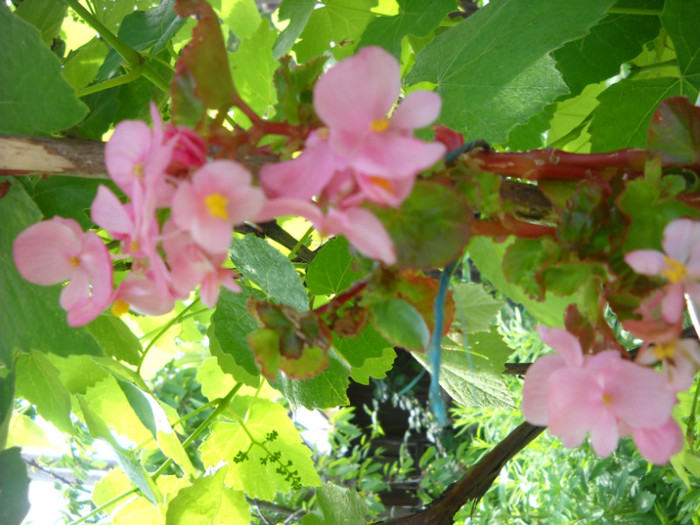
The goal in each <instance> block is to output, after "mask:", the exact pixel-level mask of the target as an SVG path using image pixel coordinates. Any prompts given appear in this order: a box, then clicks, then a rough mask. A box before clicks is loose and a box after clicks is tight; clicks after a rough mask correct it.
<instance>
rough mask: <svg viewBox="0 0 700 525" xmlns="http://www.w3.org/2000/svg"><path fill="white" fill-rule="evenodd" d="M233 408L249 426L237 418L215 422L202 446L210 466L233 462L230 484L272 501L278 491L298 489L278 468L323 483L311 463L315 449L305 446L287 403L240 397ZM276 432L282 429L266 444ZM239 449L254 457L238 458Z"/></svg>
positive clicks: (308, 482)
mask: <svg viewBox="0 0 700 525" xmlns="http://www.w3.org/2000/svg"><path fill="white" fill-rule="evenodd" d="M231 408H232V410H233V411H234V413H236V414H237V415H238V417H239V418H240V419H239V420H238V421H244V420H245V430H244V429H243V426H242V424H241V423H240V422H237V421H232V422H217V423H214V424H212V426H211V434H209V436H208V437H207V438H206V439H205V440H204V442H203V443H202V445H201V447H200V452H201V454H202V462H203V463H204V465H205V466H206V467H213V466H215V465H218V464H219V462H220V461H221V460H223V461H227V462H228V463H229V465H228V468H227V470H226V485H227V486H229V487H231V488H232V489H234V490H242V491H243V492H245V494H246V495H247V496H249V497H251V498H261V499H264V500H267V501H272V500H273V499H274V497H275V493H276V492H277V491H282V492H287V491H289V490H290V489H291V488H292V485H291V483H290V482H289V480H288V479H286V472H285V473H280V472H278V469H279V468H281V466H284V468H286V469H287V471H296V473H297V475H298V477H299V480H300V482H301V484H303V485H305V486H310V485H319V484H320V483H321V481H320V479H319V477H318V473H317V472H316V469H315V467H314V464H313V461H311V450H309V448H308V447H307V446H306V445H304V443H303V441H302V440H301V436H300V435H299V432H298V431H297V429H296V428H295V427H294V423H293V422H292V420H291V419H289V416H288V415H287V411H286V409H285V408H284V407H283V406H282V405H280V404H278V403H273V402H272V401H268V400H266V399H259V398H254V397H250V396H238V397H236V398H235V399H234V400H233V402H232V403H231ZM244 418H245V419H244ZM246 430H247V432H246ZM272 431H275V432H276V433H277V437H276V439H274V440H272V441H269V440H268V441H267V442H266V439H267V436H268V435H269V434H270V433H271V432H272ZM251 437H252V438H253V439H254V440H255V441H256V442H258V443H265V447H266V448H267V450H268V451H269V452H270V453H275V452H279V453H280V454H281V456H280V460H279V462H275V461H272V460H271V459H269V458H270V456H269V454H268V453H267V452H266V451H265V450H264V449H263V448H262V447H261V446H259V445H255V444H252V442H251ZM251 444H252V446H251ZM239 452H242V453H246V452H247V456H248V458H247V459H246V460H244V461H240V462H234V461H233V458H235V457H236V456H237V455H238V454H239ZM264 458H268V460H266V463H263V462H262V461H261V460H263V459H264ZM288 462H291V465H288Z"/></svg>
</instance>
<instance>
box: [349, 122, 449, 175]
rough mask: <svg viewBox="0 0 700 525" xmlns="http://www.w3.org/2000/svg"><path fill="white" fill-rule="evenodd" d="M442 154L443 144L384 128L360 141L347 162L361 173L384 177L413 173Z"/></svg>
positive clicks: (425, 167)
mask: <svg viewBox="0 0 700 525" xmlns="http://www.w3.org/2000/svg"><path fill="white" fill-rule="evenodd" d="M444 154H445V145H444V144H441V143H439V142H423V141H422V140H419V139H416V138H414V137H407V136H404V135H398V134H396V133H391V132H390V131H385V132H381V133H372V134H371V135H369V136H368V137H367V138H366V139H365V141H364V142H363V143H362V147H361V150H359V151H358V152H356V155H357V156H356V157H354V158H352V159H350V165H351V166H352V167H353V168H355V169H356V170H357V171H360V172H362V173H367V174H372V175H377V176H380V177H387V178H405V177H410V176H415V175H417V174H418V173H420V172H421V171H423V170H425V169H428V168H429V167H431V166H432V165H433V164H435V163H436V162H437V161H438V160H440V159H441V158H442V156H443V155H444Z"/></svg>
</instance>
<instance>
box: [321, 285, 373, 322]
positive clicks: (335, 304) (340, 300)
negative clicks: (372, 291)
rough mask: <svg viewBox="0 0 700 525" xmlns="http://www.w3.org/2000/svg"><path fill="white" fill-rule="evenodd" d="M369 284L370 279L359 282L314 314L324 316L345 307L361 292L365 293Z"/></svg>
mask: <svg viewBox="0 0 700 525" xmlns="http://www.w3.org/2000/svg"><path fill="white" fill-rule="evenodd" d="M368 284H369V278H365V279H363V280H361V281H359V282H357V283H356V284H355V285H354V286H353V287H352V288H350V289H349V290H348V291H347V292H343V293H341V294H340V295H336V296H335V297H334V298H333V299H331V300H330V301H328V302H327V303H326V304H324V305H321V306H319V307H318V308H315V309H314V313H315V314H316V315H323V314H325V313H328V312H330V311H334V310H337V309H338V308H340V307H341V306H343V305H344V304H345V303H347V302H348V301H349V300H350V299H352V298H353V297H355V296H356V295H358V294H359V293H360V292H361V291H363V290H364V289H365V288H367V285H368Z"/></svg>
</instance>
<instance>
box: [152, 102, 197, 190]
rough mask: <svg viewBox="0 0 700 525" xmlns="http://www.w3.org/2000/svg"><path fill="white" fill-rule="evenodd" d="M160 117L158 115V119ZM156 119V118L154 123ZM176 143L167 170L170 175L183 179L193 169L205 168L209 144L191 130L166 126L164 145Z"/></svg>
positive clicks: (170, 125) (168, 124) (171, 125)
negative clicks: (171, 142)
mask: <svg viewBox="0 0 700 525" xmlns="http://www.w3.org/2000/svg"><path fill="white" fill-rule="evenodd" d="M159 117H160V115H158V118H159ZM155 119H156V117H155V116H154V122H155ZM171 140H172V141H174V146H173V152H172V159H171V161H170V164H169V165H168V167H167V168H166V169H165V172H166V173H167V174H168V175H172V176H174V177H183V176H186V175H188V174H189V172H190V171H191V170H193V169H198V168H201V167H202V166H204V165H205V164H206V162H207V143H206V142H205V141H204V139H203V138H202V137H200V136H199V135H197V134H196V133H195V132H194V131H192V130H191V129H189V128H185V127H182V126H174V125H173V124H171V123H169V122H168V123H167V124H166V125H165V130H164V132H163V142H164V144H167V143H169V142H170V141H171Z"/></svg>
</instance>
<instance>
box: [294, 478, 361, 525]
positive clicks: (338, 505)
mask: <svg viewBox="0 0 700 525" xmlns="http://www.w3.org/2000/svg"><path fill="white" fill-rule="evenodd" d="M316 500H317V501H318V505H319V507H320V508H321V511H322V512H323V519H321V518H319V517H318V516H316V515H314V514H309V515H306V516H304V518H303V519H302V520H301V523H302V525H316V524H318V525H364V524H366V523H367V515H368V514H369V507H367V503H366V502H365V500H364V498H363V497H362V496H361V495H360V494H359V493H358V492H357V491H356V490H353V489H348V488H343V487H339V486H337V485H334V484H333V483H324V484H323V485H321V486H320V487H318V488H317V489H316Z"/></svg>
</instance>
